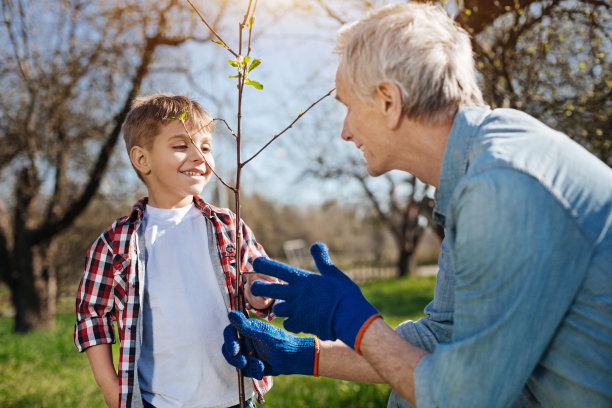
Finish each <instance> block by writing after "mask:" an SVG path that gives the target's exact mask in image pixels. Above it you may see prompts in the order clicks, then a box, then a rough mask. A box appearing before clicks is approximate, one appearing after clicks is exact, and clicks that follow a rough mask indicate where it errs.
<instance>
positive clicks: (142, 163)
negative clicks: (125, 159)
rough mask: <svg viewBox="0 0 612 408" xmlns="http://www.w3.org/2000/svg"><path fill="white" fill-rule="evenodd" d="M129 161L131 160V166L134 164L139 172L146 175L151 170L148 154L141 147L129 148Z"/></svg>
mask: <svg viewBox="0 0 612 408" xmlns="http://www.w3.org/2000/svg"><path fill="white" fill-rule="evenodd" d="M130 161H131V162H132V166H134V168H135V169H136V170H138V172H139V173H140V174H142V175H146V174H149V173H150V172H151V166H150V163H149V155H148V154H147V151H146V150H145V149H144V148H143V147H141V146H134V147H132V148H131V149H130Z"/></svg>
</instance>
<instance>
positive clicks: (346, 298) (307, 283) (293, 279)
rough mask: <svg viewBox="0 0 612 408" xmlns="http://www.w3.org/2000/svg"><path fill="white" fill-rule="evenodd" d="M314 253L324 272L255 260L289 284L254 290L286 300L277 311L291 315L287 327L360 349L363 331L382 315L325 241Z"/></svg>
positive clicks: (259, 270)
mask: <svg viewBox="0 0 612 408" xmlns="http://www.w3.org/2000/svg"><path fill="white" fill-rule="evenodd" d="M310 253H311V254H312V257H313V259H314V261H315V264H316V266H317V269H318V270H319V272H320V273H321V274H320V275H318V274H315V273H312V272H308V271H304V270H301V269H298V268H294V267H292V266H289V265H285V264H282V263H280V262H276V261H273V260H270V259H267V258H263V257H262V258H257V259H255V261H254V263H253V268H254V269H255V271H256V272H257V273H260V274H265V275H270V276H274V277H276V278H279V279H281V280H283V281H285V282H287V283H288V284H287V285H283V284H273V283H266V282H254V283H253V285H252V286H251V291H252V293H253V294H254V295H256V296H266V297H270V298H275V299H281V300H283V302H276V304H275V305H274V308H273V311H274V313H275V314H276V315H277V316H284V317H287V320H285V322H284V326H285V329H287V330H289V331H292V332H295V333H299V332H307V333H312V334H315V335H317V336H318V337H320V338H321V339H323V340H336V339H340V340H342V341H343V342H344V343H345V344H346V345H348V346H349V347H351V348H353V349H357V351H358V347H359V343H358V342H359V340H360V337H361V335H362V334H363V330H365V328H367V327H368V325H369V323H371V321H372V320H373V319H375V318H377V317H380V315H379V314H378V312H377V311H376V309H375V308H374V306H372V305H371V304H370V303H369V302H368V301H367V300H366V299H365V298H364V296H363V294H362V293H361V290H360V289H359V287H358V286H357V285H356V284H355V283H354V282H353V281H351V279H350V278H349V277H348V276H346V275H345V274H344V273H342V271H341V270H340V269H338V268H336V266H335V265H334V264H333V263H332V262H331V260H330V259H329V254H328V252H327V247H326V246H325V244H323V243H320V242H318V243H316V244H314V245H313V246H312V247H311V248H310ZM362 328H363V330H362ZM356 342H357V343H356Z"/></svg>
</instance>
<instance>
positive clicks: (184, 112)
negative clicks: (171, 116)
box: [180, 111, 189, 122]
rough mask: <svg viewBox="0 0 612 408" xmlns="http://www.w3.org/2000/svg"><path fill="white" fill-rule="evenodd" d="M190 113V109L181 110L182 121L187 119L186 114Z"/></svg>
mask: <svg viewBox="0 0 612 408" xmlns="http://www.w3.org/2000/svg"><path fill="white" fill-rule="evenodd" d="M188 113H189V111H182V112H181V116H180V118H181V122H182V121H184V120H185V116H186V115H187V114H188Z"/></svg>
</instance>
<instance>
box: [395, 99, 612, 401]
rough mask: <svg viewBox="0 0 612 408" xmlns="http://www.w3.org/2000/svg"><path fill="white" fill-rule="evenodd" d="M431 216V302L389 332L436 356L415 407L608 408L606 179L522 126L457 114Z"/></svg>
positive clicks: (611, 350)
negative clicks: (434, 276) (434, 264)
mask: <svg viewBox="0 0 612 408" xmlns="http://www.w3.org/2000/svg"><path fill="white" fill-rule="evenodd" d="M434 215H435V217H436V219H437V220H438V221H439V222H441V223H442V225H443V226H444V227H445V231H446V238H445V240H444V242H443V243H442V253H441V255H440V259H439V273H438V280H437V283H436V292H435V296H434V300H433V302H431V303H430V304H429V305H428V306H427V307H426V309H425V312H426V313H427V315H428V317H426V318H423V319H421V320H419V321H417V322H411V321H409V322H405V323H403V324H401V325H400V326H399V327H398V328H397V332H398V333H399V334H400V335H402V336H403V337H404V338H405V339H406V340H408V341H409V342H410V343H413V344H415V345H417V346H419V347H422V348H423V349H425V350H428V351H430V352H432V354H430V355H428V356H426V357H424V358H423V359H422V360H421V362H420V363H419V365H418V367H417V369H416V371H415V387H416V399H417V405H418V407H419V408H424V407H437V406H441V407H450V406H456V407H509V406H543V407H555V408H558V407H611V406H612V169H610V168H609V167H607V166H606V165H605V164H603V163H602V162H601V161H599V160H597V159H596V158H595V157H594V156H592V155H591V154H589V153H588V152H587V151H586V150H585V149H583V148H582V147H580V146H579V145H577V144H576V143H574V142H573V141H572V140H571V139H569V138H568V137H567V136H565V135H563V134H561V133H559V132H556V131H554V130H552V129H550V128H548V127H546V126H545V125H543V124H542V123H541V122H539V121H537V120H535V119H534V118H532V117H530V116H529V115H527V114H524V113H522V112H518V111H515V110H510V109H495V110H490V109H489V108H488V107H464V108H462V109H461V110H460V111H459V112H458V114H457V116H456V118H455V121H454V124H453V128H452V130H451V133H450V135H449V139H448V144H447V147H446V152H445V155H444V161H443V165H442V171H441V176H440V184H439V189H438V192H437V198H436V207H435V209H434ZM389 406H393V407H395V406H407V403H406V402H405V401H404V400H402V399H401V398H400V397H399V396H398V395H397V394H395V393H392V395H391V397H390V399H389Z"/></svg>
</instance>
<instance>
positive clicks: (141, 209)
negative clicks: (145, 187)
mask: <svg viewBox="0 0 612 408" xmlns="http://www.w3.org/2000/svg"><path fill="white" fill-rule="evenodd" d="M148 202H149V198H148V197H142V198H141V199H140V200H138V201H137V202H136V204H134V206H133V207H132V212H130V215H129V219H130V220H131V221H132V222H136V223H138V224H140V223H141V222H142V219H143V218H144V213H145V209H146V208H147V203H148ZM193 205H194V206H195V207H196V208H197V209H198V210H200V211H201V212H202V214H204V215H205V216H206V217H209V218H210V217H212V216H213V211H212V209H211V207H210V205H209V204H207V203H206V202H205V201H204V200H203V199H202V198H200V196H197V195H194V196H193Z"/></svg>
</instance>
